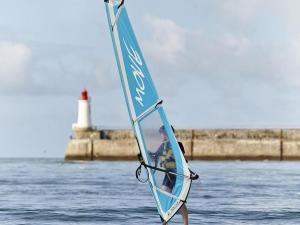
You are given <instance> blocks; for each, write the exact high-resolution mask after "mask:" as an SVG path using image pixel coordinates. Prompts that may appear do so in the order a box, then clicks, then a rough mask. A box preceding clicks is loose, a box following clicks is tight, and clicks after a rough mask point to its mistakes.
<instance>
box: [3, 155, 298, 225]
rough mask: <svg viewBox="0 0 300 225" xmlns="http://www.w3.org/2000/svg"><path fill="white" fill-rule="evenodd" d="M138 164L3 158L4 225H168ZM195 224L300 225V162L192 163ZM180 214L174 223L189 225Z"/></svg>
mask: <svg viewBox="0 0 300 225" xmlns="http://www.w3.org/2000/svg"><path fill="white" fill-rule="evenodd" d="M137 166H138V163H137V162H124V161H114V162H112V161H98V162H64V161H63V160H62V159H0V224H1V225H6V224H9V225H10V224H12V225H48V224H49V225H65V224H68V225H69V224H78V225H79V224H80V225H94V224H97V225H98V224H111V225H117V224H128V225H129V224H130V225H138V224H144V225H146V224H147V225H148V224H151V225H152V224H161V223H160V218H159V216H158V214H157V210H156V208H155V202H154V200H153V198H152V196H151V194H150V190H149V187H148V185H147V184H140V183H139V182H138V181H137V180H136V178H135V169H136V167H137ZM190 166H191V168H192V169H193V170H194V171H196V172H197V173H199V175H200V177H201V178H200V180H199V181H196V182H194V183H193V185H192V188H191V191H190V195H189V198H188V203H187V207H188V209H189V215H190V224H222V225H226V224H253V225H256V224H257V225H258V224H259V225H261V224H291V225H292V224H300V162H267V161H264V162H240V161H218V162H205V161H193V162H190ZM181 223H182V222H181V217H180V215H176V216H175V217H174V218H173V219H172V221H171V222H170V223H169V224H181Z"/></svg>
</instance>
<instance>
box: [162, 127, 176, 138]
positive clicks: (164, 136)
mask: <svg viewBox="0 0 300 225" xmlns="http://www.w3.org/2000/svg"><path fill="white" fill-rule="evenodd" d="M171 128H172V131H173V133H174V134H175V129H174V127H173V126H172V125H171ZM159 133H160V134H161V135H162V136H163V138H164V139H166V138H168V135H167V131H166V128H165V126H164V125H162V126H161V127H160V128H159Z"/></svg>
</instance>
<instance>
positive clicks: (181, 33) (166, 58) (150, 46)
mask: <svg viewBox="0 0 300 225" xmlns="http://www.w3.org/2000/svg"><path fill="white" fill-rule="evenodd" d="M145 21H146V23H147V24H148V25H149V27H150V29H152V31H153V32H152V36H151V39H150V40H145V41H144V42H143V45H144V46H143V47H144V48H145V50H146V51H147V52H148V53H149V55H150V56H151V57H153V58H155V59H156V60H158V61H161V62H165V63H170V64H174V63H176V60H177V59H178V57H180V54H182V53H183V52H184V51H185V50H186V47H185V43H186V32H185V29H184V28H182V27H180V26H178V25H177V24H176V23H175V22H174V21H172V20H170V19H161V18H157V17H154V16H146V17H145Z"/></svg>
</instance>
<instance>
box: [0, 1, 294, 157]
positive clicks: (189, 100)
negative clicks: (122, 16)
mask: <svg viewBox="0 0 300 225" xmlns="http://www.w3.org/2000/svg"><path fill="white" fill-rule="evenodd" d="M125 4H126V7H127V11H128V13H129V16H130V19H131V22H132V25H133V27H134V30H135V33H136V36H137V38H138V41H139V43H140V46H141V49H142V51H143V53H144V57H145V59H146V61H147V63H148V67H149V69H150V72H151V74H152V78H153V80H154V83H155V84H156V86H157V90H158V92H159V95H160V96H161V98H162V99H163V100H164V104H165V109H166V111H167V114H168V117H169V120H170V121H171V123H172V124H173V125H174V127H176V128H279V127H287V128H290V127H292V128H293V127H296V128H297V127H300V106H299V98H300V74H299V70H300V14H299V13H298V9H299V8H300V1H298V0H284V1H283V0H251V1H241V0H189V1H173V0H164V1H158V0H153V1H146V0H139V1H137V0H126V1H125ZM84 87H85V88H87V89H88V91H89V94H90V96H91V98H92V121H93V125H95V126H98V127H105V128H129V127H130V123H129V118H128V115H127V109H126V105H125V101H124V97H123V93H122V90H121V84H120V81H119V77H118V72H117V67H116V63H115V58H114V55H113V48H112V44H111V40H110V35H109V31H108V24H107V20H106V15H105V9H104V3H103V1H102V0H89V1H83V0H64V1H61V0H43V1H40V0H27V1H20V0H10V1H7V0H0V100H1V108H0V125H1V126H0V137H1V141H0V157H64V152H65V149H66V146H67V143H68V138H69V136H70V135H71V134H72V129H71V128H72V123H75V122H76V119H77V100H78V98H79V95H80V92H81V90H82V89H83V88H84Z"/></svg>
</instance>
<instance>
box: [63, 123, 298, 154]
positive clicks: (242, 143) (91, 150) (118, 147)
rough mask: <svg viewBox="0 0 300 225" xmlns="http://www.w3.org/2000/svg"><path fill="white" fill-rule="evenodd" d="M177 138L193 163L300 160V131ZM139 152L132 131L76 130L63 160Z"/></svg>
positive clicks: (182, 133)
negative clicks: (196, 161)
mask: <svg viewBox="0 0 300 225" xmlns="http://www.w3.org/2000/svg"><path fill="white" fill-rule="evenodd" d="M176 137H177V139H178V140H179V141H181V142H182V143H183V145H184V147H185V152H186V154H185V155H186V158H188V159H195V160H300V129H182V130H177V132H176ZM138 153H139V149H138V145H137V143H136V140H135V137H134V134H133V132H132V131H131V130H77V131H75V132H74V134H73V137H72V139H70V141H69V143H68V146H67V150H66V154H65V159H66V160H131V159H136V155H137V154H138Z"/></svg>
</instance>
